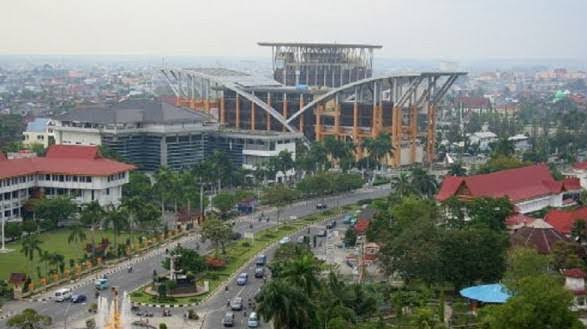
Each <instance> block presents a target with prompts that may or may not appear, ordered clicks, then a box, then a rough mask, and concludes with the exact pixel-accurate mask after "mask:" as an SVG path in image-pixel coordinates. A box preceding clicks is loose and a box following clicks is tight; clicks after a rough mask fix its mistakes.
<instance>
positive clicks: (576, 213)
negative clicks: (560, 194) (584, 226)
mask: <svg viewBox="0 0 587 329" xmlns="http://www.w3.org/2000/svg"><path fill="white" fill-rule="evenodd" d="M544 220H546V222H547V223H548V224H550V225H552V227H554V229H555V230H557V231H558V232H560V233H562V234H565V235H567V236H570V235H571V231H572V230H573V225H575V222H576V221H578V220H584V221H587V207H581V208H577V209H572V210H565V209H552V210H551V211H549V212H548V213H547V214H546V215H545V216H544Z"/></svg>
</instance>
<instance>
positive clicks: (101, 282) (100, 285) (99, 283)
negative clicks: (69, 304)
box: [94, 278, 110, 290]
mask: <svg viewBox="0 0 587 329" xmlns="http://www.w3.org/2000/svg"><path fill="white" fill-rule="evenodd" d="M94 286H95V287H96V289H98V290H104V289H108V287H109V286H110V283H109V282H108V279H106V278H101V279H97V280H96V281H94Z"/></svg>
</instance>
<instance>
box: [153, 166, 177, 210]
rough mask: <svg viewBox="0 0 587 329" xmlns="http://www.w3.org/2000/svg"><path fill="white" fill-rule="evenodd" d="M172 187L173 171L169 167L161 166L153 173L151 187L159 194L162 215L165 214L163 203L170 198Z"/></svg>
mask: <svg viewBox="0 0 587 329" xmlns="http://www.w3.org/2000/svg"><path fill="white" fill-rule="evenodd" d="M173 188H174V184H173V173H172V172H171V170H169V168H167V167H165V166H161V167H160V168H159V170H158V171H157V172H156V173H155V185H154V187H153V189H154V191H155V193H157V194H158V195H159V202H160V203H161V214H162V215H164V214H165V204H166V203H167V202H168V201H169V199H171V195H172V193H173Z"/></svg>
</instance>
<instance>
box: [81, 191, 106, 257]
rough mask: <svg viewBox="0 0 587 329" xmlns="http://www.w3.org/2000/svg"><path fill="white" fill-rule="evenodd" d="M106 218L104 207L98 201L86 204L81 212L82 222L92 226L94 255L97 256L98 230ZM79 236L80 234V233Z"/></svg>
mask: <svg viewBox="0 0 587 329" xmlns="http://www.w3.org/2000/svg"><path fill="white" fill-rule="evenodd" d="M103 220H104V209H103V208H102V206H100V204H99V203H98V202H97V201H92V202H90V203H88V204H86V205H85V206H84V207H83V208H82V211H81V212H80V222H81V223H82V224H83V225H86V226H89V227H90V232H91V233H90V234H91V239H92V257H96V231H97V230H98V228H100V226H101V225H102V221H103ZM78 237H79V235H78Z"/></svg>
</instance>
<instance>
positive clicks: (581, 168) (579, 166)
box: [569, 161, 587, 189]
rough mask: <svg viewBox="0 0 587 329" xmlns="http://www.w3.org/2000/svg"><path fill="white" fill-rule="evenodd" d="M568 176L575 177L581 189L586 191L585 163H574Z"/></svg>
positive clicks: (586, 167)
mask: <svg viewBox="0 0 587 329" xmlns="http://www.w3.org/2000/svg"><path fill="white" fill-rule="evenodd" d="M569 175H570V176H574V177H577V178H578V179H579V181H580V182H581V187H582V188H583V189H587V161H583V162H577V163H575V164H574V165H573V168H572V170H571V173H570V174H569Z"/></svg>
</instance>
